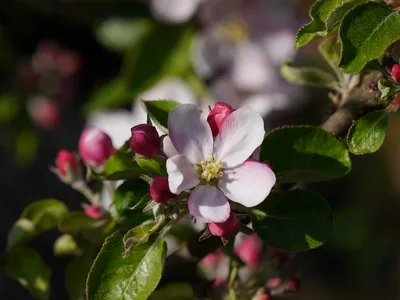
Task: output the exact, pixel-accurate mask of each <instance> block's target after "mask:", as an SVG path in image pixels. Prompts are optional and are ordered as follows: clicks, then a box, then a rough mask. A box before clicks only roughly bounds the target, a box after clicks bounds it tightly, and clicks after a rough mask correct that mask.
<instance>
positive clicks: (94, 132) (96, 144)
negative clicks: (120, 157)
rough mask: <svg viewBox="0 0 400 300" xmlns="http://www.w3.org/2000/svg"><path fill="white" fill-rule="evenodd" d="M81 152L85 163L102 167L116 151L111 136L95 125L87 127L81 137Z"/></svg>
mask: <svg viewBox="0 0 400 300" xmlns="http://www.w3.org/2000/svg"><path fill="white" fill-rule="evenodd" d="M78 148H79V154H80V156H81V158H82V160H83V162H84V163H85V164H87V165H88V166H91V167H101V166H103V165H104V164H105V162H106V161H107V159H108V158H109V157H110V156H111V154H113V153H114V152H115V149H114V146H113V144H112V141H111V138H110V137H109V136H108V135H107V134H106V133H104V132H103V131H101V130H100V129H98V128H95V127H89V128H87V129H85V130H84V131H83V132H82V134H81V137H80V138H79V145H78Z"/></svg>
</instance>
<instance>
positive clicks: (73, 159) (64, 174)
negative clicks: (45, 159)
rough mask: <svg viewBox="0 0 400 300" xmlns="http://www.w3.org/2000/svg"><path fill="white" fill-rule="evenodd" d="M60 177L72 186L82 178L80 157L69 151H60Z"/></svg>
mask: <svg viewBox="0 0 400 300" xmlns="http://www.w3.org/2000/svg"><path fill="white" fill-rule="evenodd" d="M55 172H56V173H57V175H58V177H59V178H60V179H61V180H62V181H63V182H65V183H68V184H71V183H73V182H75V181H77V180H80V179H81V177H82V174H81V167H80V165H79V162H78V156H77V155H76V154H75V153H72V152H70V151H67V150H60V151H59V152H58V154H57V158H56V170H55Z"/></svg>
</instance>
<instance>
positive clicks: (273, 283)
mask: <svg viewBox="0 0 400 300" xmlns="http://www.w3.org/2000/svg"><path fill="white" fill-rule="evenodd" d="M281 284H282V279H281V278H280V277H274V278H271V279H269V280H268V281H267V285H266V286H267V288H269V289H276V288H277V287H279V286H280V285H281Z"/></svg>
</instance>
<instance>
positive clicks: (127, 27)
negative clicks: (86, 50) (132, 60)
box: [96, 17, 153, 52]
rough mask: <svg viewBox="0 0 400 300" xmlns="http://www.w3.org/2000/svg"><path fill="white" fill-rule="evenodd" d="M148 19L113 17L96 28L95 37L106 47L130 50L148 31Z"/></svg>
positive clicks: (121, 50) (114, 49)
mask: <svg viewBox="0 0 400 300" xmlns="http://www.w3.org/2000/svg"><path fill="white" fill-rule="evenodd" d="M152 26H153V24H152V22H151V21H150V20H149V19H141V18H137V19H128V18H120V17H113V18H110V19H107V20H105V21H103V22H102V23H101V24H100V25H99V26H98V27H97V28H96V36H97V39H98V40H99V41H100V42H101V43H102V44H103V45H104V46H105V47H107V48H109V49H111V50H113V51H118V52H123V51H127V50H132V49H133V47H135V46H136V45H137V44H138V43H140V41H141V40H142V39H143V38H144V37H145V36H146V35H147V34H148V33H149V32H150V30H151V28H152Z"/></svg>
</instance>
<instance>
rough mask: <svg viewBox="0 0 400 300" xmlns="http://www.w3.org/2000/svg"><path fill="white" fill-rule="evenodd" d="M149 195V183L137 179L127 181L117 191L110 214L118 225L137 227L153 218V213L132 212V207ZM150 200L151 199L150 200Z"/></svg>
mask: <svg viewBox="0 0 400 300" xmlns="http://www.w3.org/2000/svg"><path fill="white" fill-rule="evenodd" d="M146 195H149V185H148V184H147V182H145V181H143V180H141V179H137V180H131V181H126V182H124V183H123V184H121V185H120V186H119V187H118V188H117V189H116V191H115V194H114V201H113V203H112V204H111V205H110V208H109V210H110V214H111V216H112V217H113V218H114V220H115V221H116V222H117V223H118V224H123V225H125V226H129V227H135V226H138V225H140V224H142V223H143V222H145V221H147V220H149V219H151V218H152V217H153V215H152V213H151V212H150V213H148V214H147V213H146V214H145V213H143V212H142V211H141V210H131V209H129V208H130V207H132V206H135V205H136V204H138V203H139V201H141V200H142V199H143V198H144V197H146ZM149 199H150V198H149Z"/></svg>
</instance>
